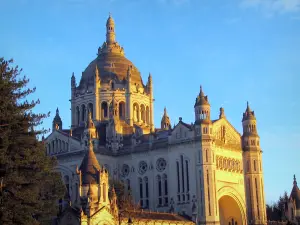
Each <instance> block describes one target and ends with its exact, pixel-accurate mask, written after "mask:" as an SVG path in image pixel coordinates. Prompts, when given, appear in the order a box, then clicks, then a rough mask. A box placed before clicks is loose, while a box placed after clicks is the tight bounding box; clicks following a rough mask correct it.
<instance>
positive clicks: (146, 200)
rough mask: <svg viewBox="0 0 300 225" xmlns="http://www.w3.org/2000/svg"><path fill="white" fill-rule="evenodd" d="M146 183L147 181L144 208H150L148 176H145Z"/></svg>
mask: <svg viewBox="0 0 300 225" xmlns="http://www.w3.org/2000/svg"><path fill="white" fill-rule="evenodd" d="M144 183H145V201H144V202H145V206H144V208H146V209H148V208H149V185H148V177H144Z"/></svg>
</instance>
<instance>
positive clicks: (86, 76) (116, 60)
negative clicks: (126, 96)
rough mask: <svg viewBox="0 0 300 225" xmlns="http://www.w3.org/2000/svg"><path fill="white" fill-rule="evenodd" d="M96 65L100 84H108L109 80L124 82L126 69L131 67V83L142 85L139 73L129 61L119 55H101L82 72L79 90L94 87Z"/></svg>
mask: <svg viewBox="0 0 300 225" xmlns="http://www.w3.org/2000/svg"><path fill="white" fill-rule="evenodd" d="M96 65H97V66H98V70H99V75H100V79H101V82H104V83H108V82H110V81H111V80H114V81H115V82H122V81H123V80H126V79H127V70H128V67H129V66H132V72H131V82H132V83H136V84H139V85H142V79H141V76H140V72H139V71H138V69H137V68H136V67H135V66H134V65H133V64H132V62H131V61H130V60H128V59H127V58H126V57H124V56H123V55H121V54H116V53H102V54H100V55H99V56H98V57H97V58H96V59H95V60H93V61H92V62H91V63H90V64H89V65H88V67H87V68H86V69H85V71H84V72H83V74H82V77H81V80H80V84H79V89H81V88H86V87H87V86H93V85H94V80H95V70H96Z"/></svg>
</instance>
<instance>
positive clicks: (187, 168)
mask: <svg viewBox="0 0 300 225" xmlns="http://www.w3.org/2000/svg"><path fill="white" fill-rule="evenodd" d="M185 172H186V189H187V192H189V191H190V178H189V162H188V161H187V160H185ZM188 200H189V199H188Z"/></svg>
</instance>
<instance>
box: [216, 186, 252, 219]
mask: <svg viewBox="0 0 300 225" xmlns="http://www.w3.org/2000/svg"><path fill="white" fill-rule="evenodd" d="M217 193H218V194H217V195H218V198H217V199H218V206H219V219H220V225H246V224H247V218H246V204H245V199H244V198H242V197H241V196H240V195H239V192H237V190H236V189H235V188H233V187H231V186H223V187H222V188H220V189H219V190H218V192H217Z"/></svg>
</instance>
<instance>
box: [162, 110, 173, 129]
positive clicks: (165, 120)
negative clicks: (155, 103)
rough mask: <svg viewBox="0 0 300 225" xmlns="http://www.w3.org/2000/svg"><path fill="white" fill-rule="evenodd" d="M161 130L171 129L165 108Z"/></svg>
mask: <svg viewBox="0 0 300 225" xmlns="http://www.w3.org/2000/svg"><path fill="white" fill-rule="evenodd" d="M161 129H163V130H169V129H171V121H170V118H169V116H168V113H167V109H166V107H165V108H164V115H163V116H162V118H161Z"/></svg>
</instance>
